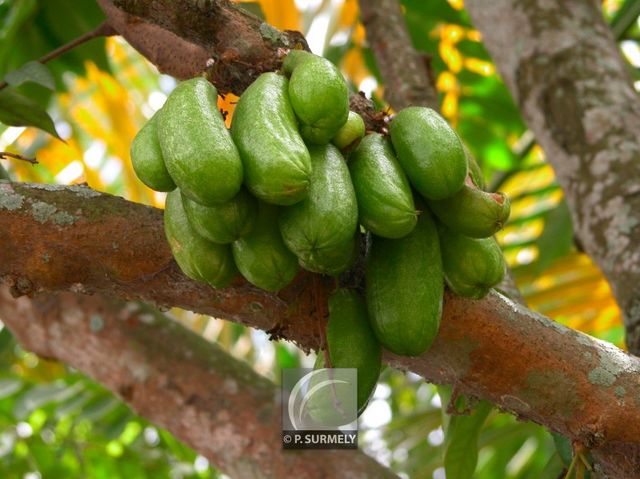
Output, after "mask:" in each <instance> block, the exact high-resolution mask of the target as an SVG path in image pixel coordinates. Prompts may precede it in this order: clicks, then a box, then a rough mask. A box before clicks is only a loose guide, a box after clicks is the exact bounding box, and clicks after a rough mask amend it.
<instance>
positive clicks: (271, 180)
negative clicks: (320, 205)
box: [231, 73, 311, 205]
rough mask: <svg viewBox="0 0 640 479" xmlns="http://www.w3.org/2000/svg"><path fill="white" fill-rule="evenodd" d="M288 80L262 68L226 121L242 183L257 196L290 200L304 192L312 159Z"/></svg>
mask: <svg viewBox="0 0 640 479" xmlns="http://www.w3.org/2000/svg"><path fill="white" fill-rule="evenodd" d="M288 86H289V82H288V80H287V79H286V78H285V77H284V76H282V75H277V74H275V73H263V74H262V75H260V76H259V77H258V79H257V80H256V81H255V82H253V83H252V84H251V86H249V88H247V89H246V91H245V92H244V94H243V95H242V96H241V97H240V101H238V104H237V105H236V109H235V112H234V115H233V122H232V124H231V134H232V136H233V139H234V141H235V142H236V145H238V150H239V151H240V156H241V157H242V163H243V165H244V172H245V184H246V185H247V187H248V188H249V190H250V191H251V192H252V193H253V194H254V195H255V196H257V197H258V198H259V199H261V200H262V201H265V202H267V203H273V204H277V205H292V204H294V203H297V202H298V201H300V200H302V199H303V198H304V197H305V196H306V195H307V188H308V186H309V177H310V176H311V159H310V158H309V152H308V151H307V147H306V146H305V144H304V142H303V141H302V137H301V136H300V133H299V132H298V126H297V121H296V118H295V115H294V113H293V109H292V108H291V104H290V103H289V94H288V93H287V88H288Z"/></svg>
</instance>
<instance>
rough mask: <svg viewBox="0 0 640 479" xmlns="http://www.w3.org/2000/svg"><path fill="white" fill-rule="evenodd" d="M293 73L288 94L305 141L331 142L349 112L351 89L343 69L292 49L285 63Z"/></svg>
mask: <svg viewBox="0 0 640 479" xmlns="http://www.w3.org/2000/svg"><path fill="white" fill-rule="evenodd" d="M282 68H283V70H284V71H285V73H286V74H288V75H290V76H291V78H290V80H289V98H290V99H291V106H292V107H293V111H294V112H295V113H296V116H297V117H298V119H299V120H300V123H301V125H300V133H301V134H302V137H303V138H304V140H305V142H307V143H313V144H316V145H322V144H325V143H329V142H330V141H331V138H333V136H334V135H335V134H336V133H337V132H338V130H339V129H340V127H341V126H342V125H344V123H345V122H346V121H347V117H348V115H349V89H348V88H347V83H346V82H345V81H344V77H343V76H342V73H340V70H338V69H337V68H336V66H335V65H334V64H333V63H331V62H330V61H329V60H327V59H326V58H322V57H319V56H317V55H314V54H312V53H309V52H305V51H302V50H292V51H291V52H290V53H289V54H288V55H287V57H286V58H285V60H284V63H283V65H282Z"/></svg>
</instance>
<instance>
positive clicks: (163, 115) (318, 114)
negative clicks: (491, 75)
mask: <svg viewBox="0 0 640 479" xmlns="http://www.w3.org/2000/svg"><path fill="white" fill-rule="evenodd" d="M344 151H348V161H345V158H344V157H343V153H342V152H344ZM131 156H132V161H133V166H134V169H135V171H136V173H137V174H138V176H139V178H140V179H141V180H142V181H143V182H144V183H145V184H147V185H148V186H150V187H151V188H153V189H155V190H158V191H167V192H170V193H169V194H168V196H167V202H166V208H165V231H166V235H167V238H168V241H169V244H170V246H171V249H172V252H173V255H174V257H175V259H176V261H177V263H178V265H179V266H180V268H181V269H182V271H183V272H184V273H185V274H186V275H187V276H190V277H191V278H194V279H196V280H199V281H204V282H207V283H209V284H211V285H213V286H214V287H223V286H225V285H227V284H228V283H229V281H230V280H231V279H232V278H233V277H234V276H235V275H236V273H237V270H236V267H237V269H238V270H239V271H240V273H242V275H243V276H244V277H245V278H246V279H247V280H248V281H249V282H251V283H253V284H254V285H256V286H258V287H260V288H262V289H265V290H268V291H279V290H280V289H282V288H284V287H285V286H286V285H287V284H289V282H291V281H292V280H293V278H294V276H295V275H296V274H297V272H298V270H299V267H300V266H302V267H303V268H304V269H307V270H309V271H312V272H316V273H322V274H327V275H338V274H340V273H342V272H344V271H346V270H347V269H349V268H350V267H351V266H352V265H353V262H354V260H355V258H356V257H357V255H358V249H359V247H358V246H359V244H360V242H359V241H358V238H359V236H360V233H361V229H360V227H359V225H360V226H361V227H362V228H363V229H364V230H367V231H368V232H370V233H371V237H372V242H371V249H370V252H369V255H368V258H367V263H366V273H365V279H366V281H365V287H366V294H365V299H364V300H363V299H362V298H361V297H360V296H359V295H358V293H356V292H355V291H353V290H339V291H337V292H336V293H334V295H333V296H332V297H331V298H330V301H329V309H330V318H329V323H328V330H327V342H328V351H329V356H330V359H331V363H332V366H334V367H355V368H357V369H358V373H359V378H360V380H359V383H360V386H359V388H358V389H359V404H360V405H361V406H364V404H366V401H367V399H368V397H369V394H370V393H371V391H372V390H373V387H374V386H375V383H376V380H377V377H378V373H379V370H380V344H382V345H383V346H384V347H386V348H387V349H389V350H390V351H392V352H394V353H397V354H402V355H410V356H415V355H419V354H422V353H423V352H425V351H426V350H427V349H428V348H429V346H430V345H431V343H432V342H433V340H434V338H435V336H436V333H437V330H438V326H439V323H440V317H441V314H442V301H443V294H444V284H445V281H446V282H447V283H448V285H449V287H450V288H451V290H453V291H454V292H455V293H457V294H459V295H463V296H468V297H472V298H481V297H482V296H484V295H485V294H487V292H488V290H489V289H490V288H491V287H492V286H494V285H496V284H497V283H498V282H500V281H501V279H502V276H503V273H504V261H503V258H502V254H501V251H500V249H499V247H498V245H497V244H496V242H495V240H494V239H493V238H492V236H493V234H494V233H495V232H496V231H497V230H498V229H500V228H501V227H502V225H503V224H504V222H505V221H506V219H507V217H508V215H509V201H508V199H507V198H506V197H505V196H504V195H503V194H501V193H487V192H484V191H483V190H482V186H483V185H482V177H481V175H480V173H479V170H478V168H477V165H476V164H475V162H474V160H473V159H472V158H471V156H470V155H469V154H468V152H467V151H466V150H465V148H464V147H463V145H462V143H461V141H460V139H459V138H458V136H457V135H456V133H455V132H454V131H453V130H452V129H451V128H450V127H449V125H448V124H447V123H446V121H445V120H444V119H443V118H442V117H440V116H439V115H438V114H437V113H436V112H434V111H433V110H431V109H428V108H421V107H410V108H406V109H404V110H402V111H400V112H399V113H397V114H396V115H395V116H394V117H393V118H392V119H391V121H390V124H389V132H388V135H383V134H380V133H374V132H371V133H369V134H367V135H366V136H365V125H364V122H363V120H362V118H361V117H360V116H359V115H358V114H356V113H354V112H350V111H349V100H348V88H347V85H346V83H345V81H344V79H343V77H342V75H341V74H340V72H339V71H338V70H337V69H336V67H335V66H334V65H333V64H332V63H331V62H329V61H327V60H325V59H324V58H321V57H318V56H315V55H312V54H310V53H307V52H303V51H298V50H294V51H291V52H290V53H289V54H288V55H287V57H286V58H285V60H284V64H283V69H282V72H281V73H264V74H262V75H260V76H259V77H258V78H257V79H256V81H255V82H254V83H253V84H252V85H250V86H249V88H248V89H247V90H246V91H245V92H244V94H243V95H242V96H241V98H240V100H239V102H238V104H237V106H236V109H235V113H234V117H233V122H232V125H231V130H230V131H229V130H227V128H226V126H225V123H224V119H223V117H222V115H221V113H220V112H219V110H218V108H217V92H216V90H215V88H214V87H213V86H212V85H211V84H210V83H208V82H207V81H206V80H204V79H203V78H195V79H192V80H189V81H186V82H183V83H181V84H180V85H178V86H177V87H176V89H175V90H174V91H173V92H172V94H171V95H170V96H169V98H168V99H167V101H166V103H165V105H164V106H163V108H162V109H161V110H160V111H159V112H158V113H157V114H156V115H155V116H154V117H153V118H151V120H149V122H148V123H147V124H146V125H145V126H144V127H143V128H142V129H141V130H140V132H139V133H138V135H137V136H136V138H135V140H134V142H133V145H132V148H131ZM320 356H321V355H320Z"/></svg>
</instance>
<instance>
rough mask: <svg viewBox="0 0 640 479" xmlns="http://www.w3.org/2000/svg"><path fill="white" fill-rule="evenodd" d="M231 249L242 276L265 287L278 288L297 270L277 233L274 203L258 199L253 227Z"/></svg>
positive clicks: (292, 257) (296, 265)
mask: <svg viewBox="0 0 640 479" xmlns="http://www.w3.org/2000/svg"><path fill="white" fill-rule="evenodd" d="M231 249H232V251H233V258H234V259H235V261H236V265H237V266H238V269H239V270H240V272H241V273H242V276H244V277H245V278H246V279H247V281H249V282H250V283H252V284H254V285H256V286H257V287H259V288H262V289H264V290H267V291H280V290H281V289H282V288H284V287H285V286H287V285H288V284H289V283H290V282H291V280H292V279H293V278H294V276H295V275H296V273H297V272H298V262H297V260H296V257H295V255H294V254H293V253H292V252H291V251H289V250H288V249H287V247H286V246H285V244H284V242H283V241H282V237H281V236H280V231H279V230H278V208H277V207H275V206H272V205H267V204H264V203H261V204H260V207H259V211H258V218H257V220H256V222H255V224H254V226H253V229H252V230H251V232H250V233H249V234H247V235H246V236H244V237H242V238H240V239H239V240H237V241H236V242H234V243H233V245H232V246H231Z"/></svg>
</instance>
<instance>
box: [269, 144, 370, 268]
mask: <svg viewBox="0 0 640 479" xmlns="http://www.w3.org/2000/svg"><path fill="white" fill-rule="evenodd" d="M309 152H310V154H311V162H312V166H313V173H312V174H311V183H310V185H309V193H308V196H307V198H305V199H304V200H303V201H301V202H300V203H298V204H296V205H293V206H289V207H287V208H284V209H283V210H282V215H281V216H280V231H281V232H282V237H283V239H284V242H285V244H286V245H287V247H288V248H289V249H290V250H291V251H293V252H294V253H295V254H296V255H297V256H298V258H300V261H301V262H302V263H303V264H305V265H306V266H307V267H308V268H309V269H312V270H313V271H316V272H323V273H326V274H333V275H335V274H338V273H339V272H342V271H344V270H345V269H347V268H348V267H349V265H350V262H351V261H350V260H351V258H352V250H353V244H354V243H353V242H354V240H353V238H354V235H355V232H356V228H357V226H358V205H357V202H356V195H355V192H354V190H353V185H352V183H351V178H350V176H349V169H348V168H347V165H346V163H345V161H344V158H343V157H342V155H341V154H340V151H339V150H338V149H337V148H336V147H335V146H333V145H332V144H330V143H329V144H326V145H323V146H313V147H310V148H309Z"/></svg>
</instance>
